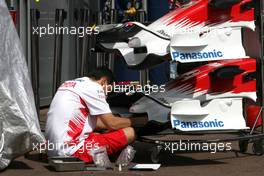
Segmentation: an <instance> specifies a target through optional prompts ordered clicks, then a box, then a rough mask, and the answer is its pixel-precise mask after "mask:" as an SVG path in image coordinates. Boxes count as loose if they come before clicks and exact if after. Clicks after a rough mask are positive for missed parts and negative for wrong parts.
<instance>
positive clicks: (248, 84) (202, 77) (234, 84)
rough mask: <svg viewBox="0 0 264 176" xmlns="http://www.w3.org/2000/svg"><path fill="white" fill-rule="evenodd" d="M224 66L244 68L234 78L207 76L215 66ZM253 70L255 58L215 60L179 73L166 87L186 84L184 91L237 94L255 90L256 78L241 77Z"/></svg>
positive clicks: (254, 68)
mask: <svg viewBox="0 0 264 176" xmlns="http://www.w3.org/2000/svg"><path fill="white" fill-rule="evenodd" d="M216 64H219V65H220V64H221V66H215V65H216ZM225 66H239V68H240V69H241V70H245V72H243V73H241V74H239V75H236V76H235V77H234V78H225V79H221V78H215V77H211V76H209V74H210V73H212V72H213V71H214V70H216V69H217V68H220V67H225ZM255 71H256V60H255V59H237V60H224V61H216V62H212V63H210V64H206V65H203V66H201V67H198V68H196V69H194V70H192V71H190V72H187V73H186V74H183V75H181V76H180V77H179V78H177V79H176V80H174V81H172V82H170V83H169V84H168V85H167V89H168V90H170V89H172V88H176V87H185V86H186V87H188V89H187V90H186V92H187V91H192V92H193V93H195V92H199V91H206V93H208V94H222V93H227V92H232V93H237V94H239V93H241V92H255V91H256V80H250V81H245V80H244V79H243V76H244V75H245V74H247V73H251V72H255Z"/></svg>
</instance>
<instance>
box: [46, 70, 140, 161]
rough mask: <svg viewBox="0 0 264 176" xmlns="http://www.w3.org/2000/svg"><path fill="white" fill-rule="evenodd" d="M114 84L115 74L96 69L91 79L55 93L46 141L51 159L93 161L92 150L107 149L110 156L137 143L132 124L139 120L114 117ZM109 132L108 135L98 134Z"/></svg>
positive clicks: (90, 74)
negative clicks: (110, 92)
mask: <svg viewBox="0 0 264 176" xmlns="http://www.w3.org/2000/svg"><path fill="white" fill-rule="evenodd" d="M112 83H113V74H112V72H111V71H110V70H109V69H108V68H105V67H101V68H97V69H95V70H94V71H92V72H91V73H89V74H88V77H83V78H78V79H75V80H72V81H66V82H64V83H63V84H62V85H61V86H60V87H59V89H58V91H57V92H56V94H55V96H54V98H53V100H52V103H51V105H50V108H49V111H48V118H47V123H46V129H45V130H46V131H45V132H46V139H47V140H48V141H47V142H48V145H49V146H53V148H52V150H51V149H50V148H48V156H74V157H77V158H80V159H81V160H83V161H85V162H88V163H89V162H92V161H93V160H92V157H91V156H90V154H89V151H90V150H91V149H92V148H94V149H95V148H99V147H100V146H105V147H106V149H107V153H108V154H109V155H111V154H113V153H116V152H118V151H120V150H121V149H123V148H125V147H126V146H127V145H128V144H130V143H132V142H134V141H135V138H136V135H135V131H134V129H133V128H132V126H133V125H136V124H137V123H141V120H139V121H138V119H137V118H124V117H117V116H114V115H113V114H112V112H111V110H110V108H109V105H108V103H107V102H106V92H107V89H108V88H109V87H110V86H111V84H112ZM101 129H106V130H107V132H106V133H102V134H100V133H96V131H97V130H101Z"/></svg>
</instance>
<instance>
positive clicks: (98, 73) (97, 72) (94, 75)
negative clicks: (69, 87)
mask: <svg viewBox="0 0 264 176" xmlns="http://www.w3.org/2000/svg"><path fill="white" fill-rule="evenodd" d="M87 76H88V77H89V78H91V79H94V80H96V81H98V80H100V79H101V78H102V77H104V76H105V77H107V79H108V84H112V83H113V82H114V80H115V78H114V74H113V72H112V71H111V70H110V69H109V68H107V67H98V68H96V69H94V70H92V71H91V72H89V73H88V75H87Z"/></svg>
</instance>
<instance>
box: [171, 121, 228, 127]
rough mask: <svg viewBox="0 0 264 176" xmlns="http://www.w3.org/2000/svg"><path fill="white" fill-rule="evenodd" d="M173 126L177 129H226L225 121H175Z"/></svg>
mask: <svg viewBox="0 0 264 176" xmlns="http://www.w3.org/2000/svg"><path fill="white" fill-rule="evenodd" d="M173 125H174V127H175V128H177V127H180V128H219V127H220V128H221V127H224V122H223V121H218V120H217V119H215V120H214V121H204V122H201V121H192V122H183V121H180V120H173Z"/></svg>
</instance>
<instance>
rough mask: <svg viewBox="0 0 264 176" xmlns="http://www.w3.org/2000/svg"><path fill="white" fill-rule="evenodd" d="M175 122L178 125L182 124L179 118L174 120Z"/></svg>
mask: <svg viewBox="0 0 264 176" xmlns="http://www.w3.org/2000/svg"><path fill="white" fill-rule="evenodd" d="M173 124H174V126H178V125H180V124H181V122H180V121H179V120H173Z"/></svg>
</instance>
